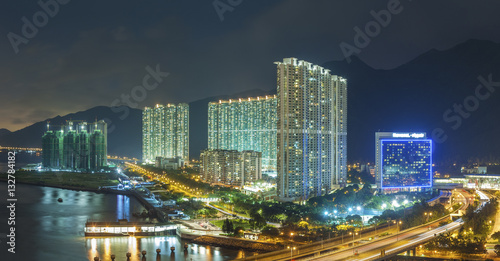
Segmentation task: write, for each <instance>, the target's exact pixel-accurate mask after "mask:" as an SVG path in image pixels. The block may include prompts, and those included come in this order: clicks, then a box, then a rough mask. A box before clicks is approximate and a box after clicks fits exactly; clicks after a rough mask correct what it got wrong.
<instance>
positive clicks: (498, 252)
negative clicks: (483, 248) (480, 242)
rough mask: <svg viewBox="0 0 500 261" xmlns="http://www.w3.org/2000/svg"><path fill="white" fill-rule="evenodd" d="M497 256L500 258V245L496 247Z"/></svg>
mask: <svg viewBox="0 0 500 261" xmlns="http://www.w3.org/2000/svg"><path fill="white" fill-rule="evenodd" d="M494 251H495V254H497V256H500V245H495V250H494Z"/></svg>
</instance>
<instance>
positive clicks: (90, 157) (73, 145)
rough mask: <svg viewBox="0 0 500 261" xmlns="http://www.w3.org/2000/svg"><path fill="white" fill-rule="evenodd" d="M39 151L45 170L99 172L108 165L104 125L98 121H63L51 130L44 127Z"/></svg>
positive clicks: (105, 128)
mask: <svg viewBox="0 0 500 261" xmlns="http://www.w3.org/2000/svg"><path fill="white" fill-rule="evenodd" d="M75 123H77V124H75ZM52 127H54V126H52ZM42 150H43V152H42V154H43V156H42V158H43V166H44V167H46V168H59V169H77V170H101V169H103V168H104V167H106V166H107V165H108V163H107V154H108V152H107V124H106V122H105V121H102V120H101V121H97V122H94V123H92V124H87V122H85V121H67V122H66V124H65V125H63V126H61V130H54V131H53V130H50V125H49V124H47V131H46V132H45V134H44V135H43V137H42Z"/></svg>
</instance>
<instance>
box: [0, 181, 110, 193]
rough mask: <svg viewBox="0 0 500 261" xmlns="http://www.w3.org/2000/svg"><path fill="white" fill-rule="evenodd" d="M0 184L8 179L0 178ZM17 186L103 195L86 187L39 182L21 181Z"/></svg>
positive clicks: (97, 190)
mask: <svg viewBox="0 0 500 261" xmlns="http://www.w3.org/2000/svg"><path fill="white" fill-rule="evenodd" d="M0 182H5V183H7V182H8V179H4V178H0ZM16 184H26V185H34V186H39V187H50V188H59V189H69V190H74V191H87V192H95V193H102V191H100V190H99V189H94V188H85V187H83V188H82V187H73V186H63V185H51V184H40V183H39V182H29V181H19V180H16Z"/></svg>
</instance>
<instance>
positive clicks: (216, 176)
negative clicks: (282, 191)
mask: <svg viewBox="0 0 500 261" xmlns="http://www.w3.org/2000/svg"><path fill="white" fill-rule="evenodd" d="M261 157H262V153H260V152H256V151H250V150H245V151H237V150H204V151H202V152H201V155H200V160H201V162H202V164H201V174H202V175H203V179H204V180H205V181H207V182H210V183H212V184H222V185H231V186H239V187H243V186H244V185H249V184H252V183H253V182H255V181H257V180H258V179H261V178H262V171H261V165H262V162H261Z"/></svg>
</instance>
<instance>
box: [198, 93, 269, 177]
mask: <svg viewBox="0 0 500 261" xmlns="http://www.w3.org/2000/svg"><path fill="white" fill-rule="evenodd" d="M276 106H277V98H276V95H270V96H264V97H255V98H246V99H230V100H220V101H217V102H210V103H209V104H208V149H210V150H237V151H244V150H252V151H258V152H261V153H262V172H263V173H265V174H268V175H271V176H275V175H276V131H277V130H276V128H277V114H276Z"/></svg>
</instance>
